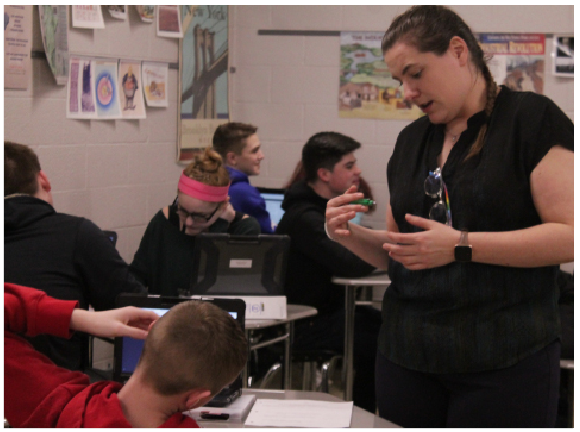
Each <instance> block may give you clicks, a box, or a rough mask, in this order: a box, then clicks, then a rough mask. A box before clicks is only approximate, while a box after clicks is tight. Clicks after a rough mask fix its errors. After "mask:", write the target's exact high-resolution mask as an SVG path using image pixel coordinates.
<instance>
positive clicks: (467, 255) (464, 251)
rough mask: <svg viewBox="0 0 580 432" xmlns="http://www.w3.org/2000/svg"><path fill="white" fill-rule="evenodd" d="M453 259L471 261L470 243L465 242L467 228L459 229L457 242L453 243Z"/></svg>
mask: <svg viewBox="0 0 580 432" xmlns="http://www.w3.org/2000/svg"><path fill="white" fill-rule="evenodd" d="M455 261H457V262H463V263H465V262H471V245H470V244H469V243H467V230H462V231H461V236H460V237H459V244H456V245H455Z"/></svg>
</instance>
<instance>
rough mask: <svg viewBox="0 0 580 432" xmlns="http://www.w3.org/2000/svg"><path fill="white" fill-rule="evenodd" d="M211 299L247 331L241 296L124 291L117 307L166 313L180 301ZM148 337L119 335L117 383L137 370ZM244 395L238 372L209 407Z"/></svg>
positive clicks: (114, 372) (115, 351)
mask: <svg viewBox="0 0 580 432" xmlns="http://www.w3.org/2000/svg"><path fill="white" fill-rule="evenodd" d="M189 300H198V301H209V302H211V303H213V304H215V305H216V306H219V307H221V308H222V309H224V310H225V311H227V312H228V313H229V314H230V315H231V316H232V317H233V318H234V319H235V320H236V322H237V323H238V324H239V325H240V326H241V328H242V330H245V324H246V303H245V302H244V301H243V300H241V299H201V298H189V297H163V296H159V295H144V294H133V293H122V294H119V295H118V296H117V299H116V307H124V306H136V307H139V308H143V309H146V310H152V311H154V312H156V313H157V314H159V315H160V316H163V315H164V314H165V313H166V312H168V311H169V309H171V308H172V307H173V306H175V305H176V304H178V303H180V302H183V301H189ZM144 344H145V341H144V340H141V339H133V338H130V337H118V338H115V348H114V359H115V361H114V371H113V379H114V380H115V381H117V382H122V383H125V382H127V380H128V379H129V377H130V376H131V375H132V374H133V372H134V371H135V367H137V363H138V362H139V358H140V356H141V351H142V350H143V345H144ZM241 394H242V373H241V372H240V374H239V375H238V377H237V378H236V379H235V381H234V382H233V383H231V384H230V385H228V386H226V387H224V388H223V389H222V391H221V392H220V393H218V394H217V395H216V396H215V397H214V398H213V399H212V400H211V401H209V402H208V403H207V404H206V406H218V407H222V406H227V405H229V404H230V403H231V402H233V401H234V400H235V399H237V398H238V397H239V396H240V395H241Z"/></svg>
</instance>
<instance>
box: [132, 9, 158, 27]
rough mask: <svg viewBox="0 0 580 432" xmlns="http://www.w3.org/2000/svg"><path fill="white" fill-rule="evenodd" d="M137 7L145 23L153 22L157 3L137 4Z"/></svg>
mask: <svg viewBox="0 0 580 432" xmlns="http://www.w3.org/2000/svg"><path fill="white" fill-rule="evenodd" d="M135 9H136V10H137V13H138V14H139V17H140V18H141V21H142V22H144V23H148V24H152V23H153V18H155V5H135Z"/></svg>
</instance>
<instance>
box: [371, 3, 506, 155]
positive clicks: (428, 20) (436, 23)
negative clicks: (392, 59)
mask: <svg viewBox="0 0 580 432" xmlns="http://www.w3.org/2000/svg"><path fill="white" fill-rule="evenodd" d="M454 36H459V37H460V38H462V39H463V40H464V41H465V44H466V45H467V48H468V49H469V53H470V61H471V63H472V64H473V65H474V66H475V68H476V70H477V71H478V73H481V74H482V76H483V78H484V79H485V83H486V104H485V114H486V116H487V117H488V118H489V116H491V112H492V110H493V107H494V104H495V100H496V97H497V88H498V87H497V83H496V82H495V81H494V79H493V77H492V75H491V71H490V70H489V67H488V66H487V61H488V60H489V58H488V57H487V56H486V55H485V53H484V52H483V50H482V49H481V46H480V45H479V42H478V40H477V38H476V37H475V35H474V34H473V32H472V31H471V29H470V28H469V26H468V25H467V24H466V23H465V21H463V19H462V18H461V17H460V16H459V15H457V14H456V13H455V12H454V11H452V10H451V9H449V8H447V7H444V6H431V5H429V6H413V7H411V8H410V9H408V10H407V11H405V12H404V13H402V14H401V15H399V16H398V17H396V18H395V19H394V20H393V22H392V23H391V25H390V27H389V29H388V30H387V31H386V32H385V35H384V36H383V40H382V44H381V48H382V50H383V53H385V52H387V51H389V50H390V49H391V48H392V47H393V46H394V45H395V44H396V43H398V42H402V43H405V44H407V45H409V46H413V47H415V48H416V49H417V50H418V51H419V52H423V53H424V52H432V53H433V54H435V55H439V56H441V55H443V54H445V53H446V52H447V50H448V48H449V42H450V41H451V39H452V38H453V37H454ZM486 131H487V122H486V123H484V125H483V126H482V127H481V129H480V130H479V134H478V136H477V139H476V140H475V142H474V143H473V145H472V146H471V148H470V150H469V153H468V154H467V156H466V158H465V160H467V159H469V158H470V157H472V156H475V155H477V154H478V153H479V152H480V151H481V149H482V148H483V144H484V139H485V133H486Z"/></svg>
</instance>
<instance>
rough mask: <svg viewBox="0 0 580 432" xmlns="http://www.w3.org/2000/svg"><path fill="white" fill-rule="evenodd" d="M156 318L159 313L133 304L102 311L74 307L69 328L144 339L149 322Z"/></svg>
mask: <svg viewBox="0 0 580 432" xmlns="http://www.w3.org/2000/svg"><path fill="white" fill-rule="evenodd" d="M157 319H159V315H157V314H156V313H155V312H153V311H147V310H143V309H140V308H137V307H133V306H127V307H124V308H120V309H113V310H110V311H103V312H89V311H86V310H83V309H75V310H74V311H73V313H72V316H71V319H70V329H71V330H72V331H82V332H85V333H89V334H92V335H94V336H101V337H111V338H113V337H122V336H129V337H132V338H135V339H145V338H146V337H147V332H148V331H149V328H150V327H151V324H153V323H154V322H155V321H156V320H157Z"/></svg>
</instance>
